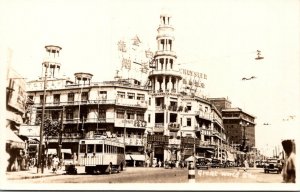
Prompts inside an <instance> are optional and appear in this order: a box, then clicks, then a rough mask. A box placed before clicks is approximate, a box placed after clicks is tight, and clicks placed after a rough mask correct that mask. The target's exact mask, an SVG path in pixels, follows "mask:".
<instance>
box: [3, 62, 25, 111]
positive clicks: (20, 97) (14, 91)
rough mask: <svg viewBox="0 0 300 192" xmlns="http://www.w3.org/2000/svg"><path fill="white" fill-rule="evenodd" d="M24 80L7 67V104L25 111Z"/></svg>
mask: <svg viewBox="0 0 300 192" xmlns="http://www.w3.org/2000/svg"><path fill="white" fill-rule="evenodd" d="M25 89H26V82H25V79H24V78H22V76H20V75H19V74H18V73H17V72H16V71H14V70H13V69H11V68H10V69H9V72H8V79H7V104H8V105H9V106H10V107H12V108H14V109H17V110H18V111H20V112H21V113H24V112H25V104H26V91H25Z"/></svg>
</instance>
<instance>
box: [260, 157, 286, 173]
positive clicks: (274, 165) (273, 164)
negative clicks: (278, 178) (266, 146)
mask: <svg viewBox="0 0 300 192" xmlns="http://www.w3.org/2000/svg"><path fill="white" fill-rule="evenodd" d="M281 171H282V162H281V160H280V159H276V158H270V159H267V161H266V163H265V165H264V172H265V173H269V172H277V173H278V174H279V173H281Z"/></svg>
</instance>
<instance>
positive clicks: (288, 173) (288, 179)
mask: <svg viewBox="0 0 300 192" xmlns="http://www.w3.org/2000/svg"><path fill="white" fill-rule="evenodd" d="M281 144H282V147H283V150H284V152H285V155H286V158H285V162H284V165H283V170H282V177H283V182H284V183H295V182H296V153H295V151H296V150H295V142H294V141H293V140H283V141H282V142H281Z"/></svg>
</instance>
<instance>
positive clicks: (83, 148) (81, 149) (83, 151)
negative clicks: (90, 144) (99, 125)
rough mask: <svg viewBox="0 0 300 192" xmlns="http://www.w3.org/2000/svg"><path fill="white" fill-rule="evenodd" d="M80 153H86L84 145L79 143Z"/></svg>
mask: <svg viewBox="0 0 300 192" xmlns="http://www.w3.org/2000/svg"><path fill="white" fill-rule="evenodd" d="M80 153H86V145H85V144H83V145H80Z"/></svg>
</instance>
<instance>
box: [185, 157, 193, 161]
mask: <svg viewBox="0 0 300 192" xmlns="http://www.w3.org/2000/svg"><path fill="white" fill-rule="evenodd" d="M185 161H194V156H190V157H188V158H186V159H185Z"/></svg>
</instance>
